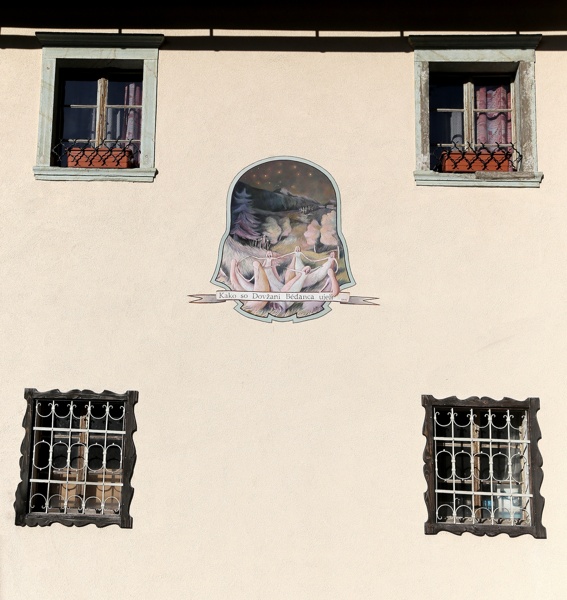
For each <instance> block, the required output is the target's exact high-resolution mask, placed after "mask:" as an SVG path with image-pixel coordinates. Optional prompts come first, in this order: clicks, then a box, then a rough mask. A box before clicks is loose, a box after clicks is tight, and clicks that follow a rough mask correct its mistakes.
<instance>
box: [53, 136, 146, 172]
mask: <svg viewBox="0 0 567 600" xmlns="http://www.w3.org/2000/svg"><path fill="white" fill-rule="evenodd" d="M51 155H52V159H53V163H54V165H55V166H59V167H70V168H98V169H131V168H137V167H139V166H140V141H139V140H132V139H130V140H121V139H117V140H108V139H107V140H104V141H103V142H102V143H97V141H96V140H95V139H62V140H60V141H59V142H58V143H57V144H56V145H55V146H54V147H53V148H52V150H51Z"/></svg>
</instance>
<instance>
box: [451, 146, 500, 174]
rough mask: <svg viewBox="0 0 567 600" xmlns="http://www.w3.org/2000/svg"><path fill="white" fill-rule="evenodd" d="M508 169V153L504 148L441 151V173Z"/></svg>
mask: <svg viewBox="0 0 567 600" xmlns="http://www.w3.org/2000/svg"><path fill="white" fill-rule="evenodd" d="M509 170H510V153H509V152H506V151H504V150H495V151H494V152H492V153H491V152H487V151H484V152H483V151H481V152H458V151H452V152H443V155H442V156H441V171H443V173H454V172H460V173H472V172H473V171H502V172H507V171H509Z"/></svg>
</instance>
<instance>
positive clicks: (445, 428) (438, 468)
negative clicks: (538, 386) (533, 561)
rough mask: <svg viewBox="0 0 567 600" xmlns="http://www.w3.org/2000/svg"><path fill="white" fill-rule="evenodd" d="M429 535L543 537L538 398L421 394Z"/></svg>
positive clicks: (427, 529) (427, 532) (426, 524)
mask: <svg viewBox="0 0 567 600" xmlns="http://www.w3.org/2000/svg"><path fill="white" fill-rule="evenodd" d="M422 405H423V407H424V408H425V421H424V425H423V434H424V436H425V437H426V445H425V450H424V454H423V458H424V466H423V472H424V475H425V479H426V481H427V491H426V492H425V494H424V496H425V503H426V505H427V512H428V519H427V521H426V523H425V533H426V534H437V533H439V532H440V531H448V532H451V533H455V534H458V535H461V534H463V533H465V532H469V533H472V534H474V535H488V536H495V535H498V534H500V533H505V534H508V535H509V536H511V537H515V536H518V535H523V534H531V535H532V536H534V537H535V538H545V537H546V531H545V527H544V526H543V525H542V522H541V518H542V511H543V505H544V499H543V497H542V496H541V494H540V487H541V483H542V480H543V472H542V468H541V467H542V457H541V454H540V452H539V449H538V441H539V439H540V438H541V433H540V429H539V425H538V422H537V411H538V410H539V398H527V399H526V400H512V399H510V398H503V399H502V400H493V399H491V398H486V397H483V398H478V397H472V398H467V399H464V400H459V399H458V398H456V397H455V396H453V397H449V398H444V399H436V398H434V397H433V396H429V395H424V396H422Z"/></svg>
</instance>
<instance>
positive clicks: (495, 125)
mask: <svg viewBox="0 0 567 600" xmlns="http://www.w3.org/2000/svg"><path fill="white" fill-rule="evenodd" d="M475 87H476V90H475V96H476V108H478V109H489V110H490V112H481V113H476V142H477V144H497V143H498V144H510V143H512V119H511V113H510V112H500V110H499V109H509V108H510V107H511V94H510V90H509V89H508V87H509V86H507V85H481V86H475Z"/></svg>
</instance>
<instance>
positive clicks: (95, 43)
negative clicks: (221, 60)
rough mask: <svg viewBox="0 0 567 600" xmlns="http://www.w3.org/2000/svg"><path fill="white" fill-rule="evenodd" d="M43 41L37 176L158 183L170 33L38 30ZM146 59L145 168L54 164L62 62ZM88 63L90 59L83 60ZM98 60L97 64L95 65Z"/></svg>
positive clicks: (142, 143) (50, 179)
mask: <svg viewBox="0 0 567 600" xmlns="http://www.w3.org/2000/svg"><path fill="white" fill-rule="evenodd" d="M36 37H37V38H38V39H39V41H40V44H41V45H42V48H43V50H42V74H41V92H40V112H39V127H38V141H37V158H36V165H35V166H34V168H33V173H34V177H35V179H38V180H48V181H100V180H103V181H138V182H152V181H153V180H154V178H155V176H156V174H157V169H156V168H155V131H156V114H157V75H158V53H159V46H160V45H161V43H162V41H163V38H164V36H163V35H154V34H145V35H140V34H88V33H82V34H77V33H69V34H66V33H50V32H41V33H36ZM70 60H73V61H77V64H78V65H80V66H84V67H85V68H88V67H89V63H88V61H107V64H108V61H111V62H120V61H132V60H135V61H142V63H143V81H144V86H143V92H142V131H141V155H140V166H139V167H138V168H134V169H96V168H73V169H69V168H68V167H54V166H51V145H52V140H53V127H54V125H55V122H54V108H55V104H54V103H55V89H56V87H55V86H56V77H57V72H58V69H59V68H60V67H61V64H62V61H70ZM83 61H84V62H83ZM91 64H92V63H91Z"/></svg>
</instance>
